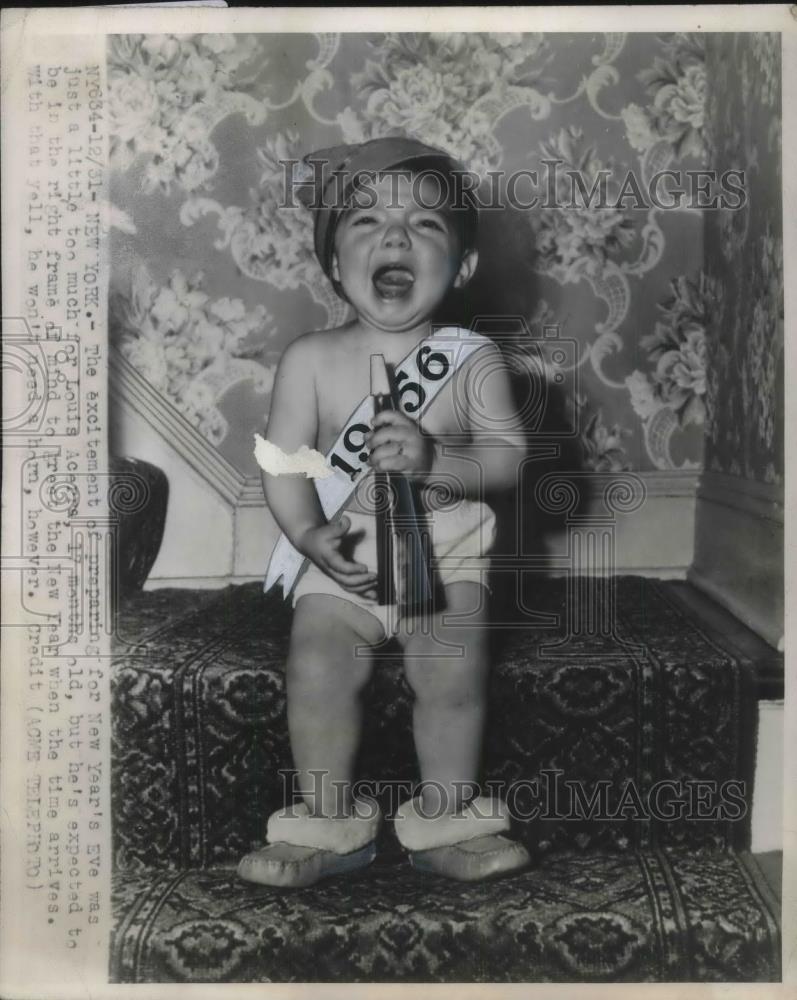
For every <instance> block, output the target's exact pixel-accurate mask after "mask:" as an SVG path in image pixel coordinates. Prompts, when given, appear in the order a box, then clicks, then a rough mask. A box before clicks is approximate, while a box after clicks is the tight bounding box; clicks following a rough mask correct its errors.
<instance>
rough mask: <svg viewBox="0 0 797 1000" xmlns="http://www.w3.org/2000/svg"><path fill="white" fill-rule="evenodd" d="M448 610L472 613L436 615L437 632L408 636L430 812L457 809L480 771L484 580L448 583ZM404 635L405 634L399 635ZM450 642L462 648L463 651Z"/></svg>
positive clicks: (407, 657)
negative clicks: (448, 619) (452, 618)
mask: <svg viewBox="0 0 797 1000" xmlns="http://www.w3.org/2000/svg"><path fill="white" fill-rule="evenodd" d="M446 598H447V602H448V607H447V609H446V612H445V613H446V614H452V613H457V614H459V613H467V615H468V617H467V625H465V624H457V625H455V624H449V625H444V624H443V623H442V620H441V619H442V616H438V617H437V619H436V620H435V626H434V630H433V634H432V635H430V636H425V635H419V634H415V635H412V634H410V635H408V636H405V637H404V638H403V645H404V665H405V670H406V676H407V680H408V682H409V684H410V687H411V688H412V689H413V691H414V693H415V706H414V711H413V729H414V735H415V750H416V753H417V755H418V762H419V764H420V770H421V778H422V780H423V781H424V782H429V783H430V785H429V786H428V787H425V788H424V791H423V805H424V811H427V810H428V811H429V812H430V813H432V812H437V811H438V810H439V809H440V792H439V791H438V790H437V789H438V786H442V788H443V789H444V795H445V802H444V809H445V811H446V812H456V811H457V810H458V809H459V808H460V806H461V804H462V800H463V797H467V791H468V790H467V787H464V788H463V785H462V783H463V782H475V781H476V780H477V778H478V774H479V759H480V756H481V748H482V730H483V728H484V716H485V707H486V706H485V702H486V687H487V676H488V672H489V664H488V659H487V652H488V651H487V632H486V629H485V628H484V625H485V624H486V621H487V601H486V599H485V598H486V595H485V594H484V593H483V588H482V587H481V585H480V584H478V583H471V582H466V581H462V582H459V583H452V584H450V585H449V586H448V587H446ZM399 638H400V639H402V636H401V635H400V636H399ZM444 643H455V644H457V645H459V646H461V647H462V651H461V653H459V654H458V653H457V651H456V650H452V649H451V648H450V647H447V646H446V645H444Z"/></svg>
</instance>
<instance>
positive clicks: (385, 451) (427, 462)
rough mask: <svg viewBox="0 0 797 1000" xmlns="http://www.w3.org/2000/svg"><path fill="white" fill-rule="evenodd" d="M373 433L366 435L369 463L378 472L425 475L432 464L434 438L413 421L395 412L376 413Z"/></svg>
mask: <svg viewBox="0 0 797 1000" xmlns="http://www.w3.org/2000/svg"><path fill="white" fill-rule="evenodd" d="M372 426H373V428H374V429H373V430H372V431H371V433H370V434H366V435H365V444H366V446H367V447H368V448H369V449H370V454H369V456H368V464H369V465H371V466H372V467H373V468H374V469H376V470H377V472H405V473H414V474H416V475H424V474H425V473H427V472H429V470H430V469H431V468H432V463H433V461H434V439H433V438H431V437H429V436H428V435H426V434H424V433H423V432H422V431H421V429H420V427H419V426H418V425H417V424H416V423H415V421H414V420H410V418H409V417H407V416H405V415H404V414H403V413H399V412H398V411H396V410H384V411H383V412H382V413H377V415H376V416H375V417H374V419H373V421H372Z"/></svg>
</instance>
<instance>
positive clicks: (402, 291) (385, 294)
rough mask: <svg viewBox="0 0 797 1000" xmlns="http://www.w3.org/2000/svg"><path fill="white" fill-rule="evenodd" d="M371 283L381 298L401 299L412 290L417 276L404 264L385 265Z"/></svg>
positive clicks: (378, 270) (377, 271)
mask: <svg viewBox="0 0 797 1000" xmlns="http://www.w3.org/2000/svg"><path fill="white" fill-rule="evenodd" d="M371 281H372V282H373V285H374V288H375V289H376V291H377V294H378V295H379V296H380V297H381V298H383V299H400V298H402V296H404V295H407V294H408V293H409V292H410V291H411V290H412V286H413V285H414V284H415V275H414V274H413V273H412V271H411V270H410V269H409V268H408V267H404V266H403V265H402V264H385V265H383V266H382V267H378V268H377V269H376V271H374V276H373V278H372V279H371Z"/></svg>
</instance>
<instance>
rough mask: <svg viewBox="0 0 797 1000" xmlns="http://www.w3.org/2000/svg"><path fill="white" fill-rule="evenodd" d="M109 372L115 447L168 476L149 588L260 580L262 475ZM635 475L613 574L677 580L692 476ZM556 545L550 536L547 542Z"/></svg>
mask: <svg viewBox="0 0 797 1000" xmlns="http://www.w3.org/2000/svg"><path fill="white" fill-rule="evenodd" d="M110 376H111V377H110V388H111V398H112V401H113V410H114V411H115V416H114V421H113V422H114V424H115V426H116V428H117V430H116V433H115V438H116V440H115V442H114V446H115V447H117V448H118V449H119V450H118V452H117V453H120V454H122V453H124V454H131V455H133V456H135V457H138V458H142V459H147V458H149V459H151V460H154V461H155V462H156V464H158V465H160V466H161V467H162V468H163V471H164V472H165V473H166V475H167V477H168V478H169V481H170V488H171V498H172V499H171V502H170V511H169V514H168V515H167V518H168V519H167V525H166V537H165V539H164V545H163V547H162V549H161V553H160V555H159V556H158V560H157V562H156V564H155V566H154V567H153V571H152V574H151V577H150V580H149V581H148V583H147V587H148V589H151V588H155V587H177V586H196V587H225V586H228V585H229V584H231V583H241V582H244V581H249V580H256V579H260V578H262V575H264V574H265V568H266V563H267V561H268V556H269V553H270V552H271V550H272V548H273V546H274V544H275V542H276V540H277V537H278V535H279V531H278V528H277V525H276V523H275V521H274V519H273V517H272V516H271V514H270V512H269V511H268V508H267V507H266V503H265V499H264V497H263V489H262V485H261V483H260V478H259V477H258V476H256V475H255V476H248V475H244V474H243V473H241V472H239V471H238V470H237V469H235V468H234V467H233V466H232V465H230V463H229V462H227V461H226V459H224V458H223V457H222V456H221V455H220V454H219V453H218V451H217V450H216V449H215V448H214V447H213V445H211V444H210V442H208V441H207V440H205V438H204V437H203V436H202V434H200V432H199V431H198V430H197V429H196V428H195V427H193V426H192V425H191V424H189V423H188V421H187V420H185V418H184V417H183V416H182V415H181V414H180V413H178V412H177V410H176V409H175V408H174V407H173V406H171V405H170V404H169V402H168V401H167V400H165V399H164V398H163V397H162V396H161V395H160V393H158V392H157V390H155V389H154V388H153V386H151V385H150V384H149V382H147V380H146V379H145V378H143V376H142V375H141V374H140V373H139V372H138V371H136V369H135V368H134V367H133V366H132V365H131V364H130V363H129V362H128V361H127V360H126V359H125V358H124V357H123V356H122V355H121V354H120V353H119V352H118V351H116V350H112V351H111V354H110ZM637 475H638V476H639V477H640V478H641V479H642V481H643V482H644V485H645V502H644V503H643V504H642V505H641V506H640V508H639V509H638V510H635V511H633V512H632V513H628V514H619V515H618V516H617V518H616V533H615V537H616V544H615V556H616V563H615V565H614V567H613V572H614V573H615V574H625V573H628V574H633V575H648V576H655V577H659V578H662V579H684V578H685V576H686V573H687V569H688V567H689V566H690V564H691V562H692V556H693V534H694V517H695V510H694V505H695V492H696V489H697V481H698V480H697V477H698V474H697V473H696V472H693V471H680V470H673V471H669V472H659V471H650V472H643V473H637ZM221 536H225V537H224V539H222V537H221ZM562 544H565V543H564V542H563V539H561V538H552V539H551V545H552V546H553V547H554V548H557V549H559V548H561V545H562ZM194 572H195V573H196V575H193V574H194Z"/></svg>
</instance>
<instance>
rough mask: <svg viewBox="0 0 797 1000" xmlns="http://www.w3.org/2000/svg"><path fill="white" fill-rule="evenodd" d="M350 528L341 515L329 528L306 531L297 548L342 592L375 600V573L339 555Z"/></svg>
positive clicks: (347, 519) (328, 525) (344, 516)
mask: <svg viewBox="0 0 797 1000" xmlns="http://www.w3.org/2000/svg"><path fill="white" fill-rule="evenodd" d="M350 527H351V521H350V519H349V518H348V517H346V515H345V514H344V515H343V517H341V518H339V519H338V520H337V521H333V522H332V523H331V524H323V525H321V526H320V527H318V528H308V529H307V531H305V533H304V534H303V535H302V537H301V538H300V539H299V543H298V545H297V548H298V549H299V551H300V552H301V553H302V555H305V556H307V558H308V559H310V560H311V561H312V562H314V563H315V564H316V566H318V568H319V569H320V570H321V571H322V572H324V573H326V575H327V576H329V577H331V578H332V579H333V580H334V581H335V583H338V584H340V586H341V587H343V589H344V590H348V591H349V592H350V593H352V594H362V595H363V596H364V597H376V573H372V572H371V571H370V570H369V569H368V567H367V566H363V564H362V563H356V562H352V561H351V560H350V559H347V558H346V557H345V556H344V555H343V554H342V553H341V552H340V546H341V543H342V541H343V539H344V538H345V536H346V533H347V532H348V530H349V528H350Z"/></svg>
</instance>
